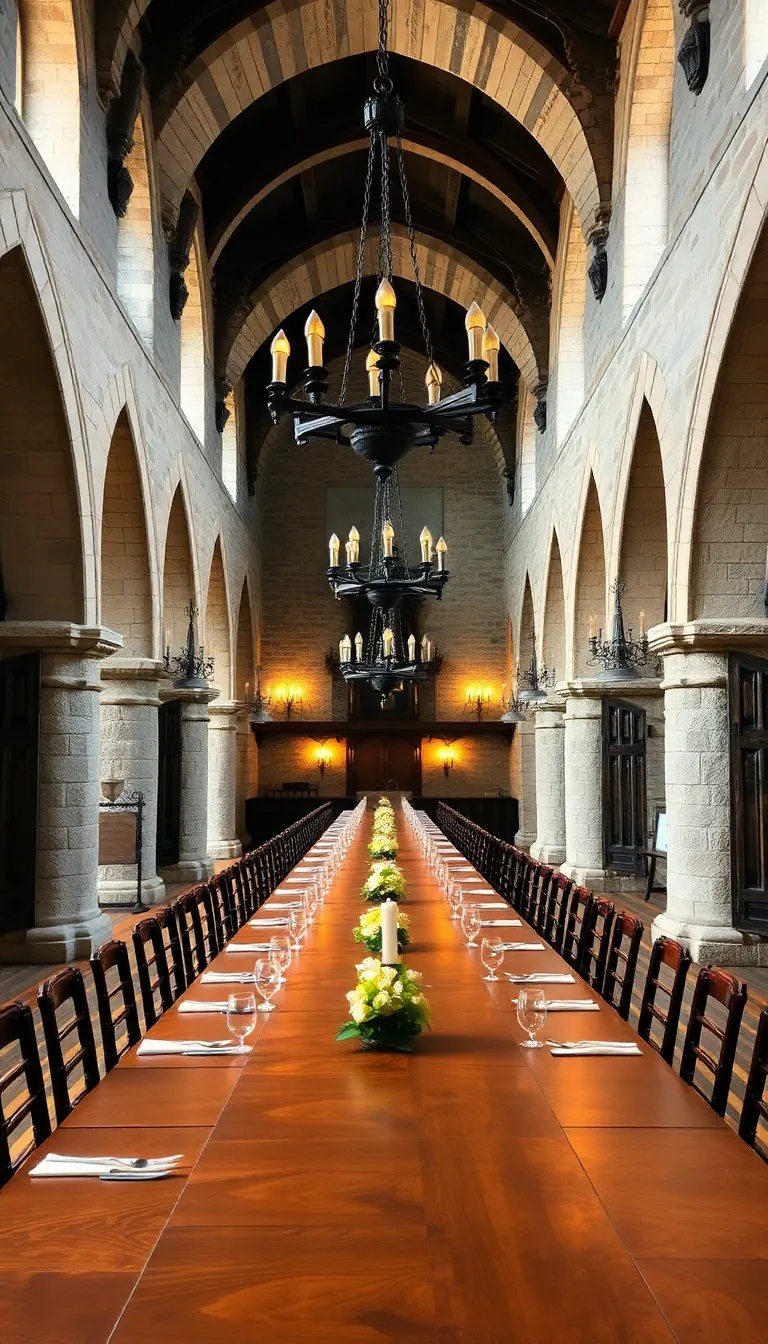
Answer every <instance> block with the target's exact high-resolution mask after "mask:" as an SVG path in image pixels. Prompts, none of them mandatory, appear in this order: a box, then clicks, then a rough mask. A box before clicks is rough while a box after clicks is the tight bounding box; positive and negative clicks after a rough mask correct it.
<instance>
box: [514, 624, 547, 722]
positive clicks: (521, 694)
mask: <svg viewBox="0 0 768 1344" xmlns="http://www.w3.org/2000/svg"><path fill="white" fill-rule="evenodd" d="M554 684H555V669H554V667H552V668H548V667H547V666H546V664H544V666H543V667H541V668H540V667H539V660H538V658H537V656H536V637H535V635H534V636H533V637H532V639H531V661H530V663H529V664H528V667H527V668H526V669H525V670H524V671H523V672H521V671H520V668H519V667H518V669H517V685H518V692H517V700H518V702H519V703H520V704H522V705H530V704H533V703H534V702H536V701H539V700H546V698H547V691H551V689H552V687H553V686H554Z"/></svg>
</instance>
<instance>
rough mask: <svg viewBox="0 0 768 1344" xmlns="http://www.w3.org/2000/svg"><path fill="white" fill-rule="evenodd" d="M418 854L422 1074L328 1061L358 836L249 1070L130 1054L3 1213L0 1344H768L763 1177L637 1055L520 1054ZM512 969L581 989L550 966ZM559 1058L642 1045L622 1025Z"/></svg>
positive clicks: (503, 983)
mask: <svg viewBox="0 0 768 1344" xmlns="http://www.w3.org/2000/svg"><path fill="white" fill-rule="evenodd" d="M398 831H399V839H400V845H401V854H400V862H401V866H402V868H403V871H404V873H405V876H406V879H407V883H408V901H407V906H406V909H407V912H408V914H409V916H410V920H411V934H412V940H413V941H412V944H411V947H410V948H409V950H408V958H407V960H408V964H409V965H411V966H412V967H414V968H416V969H418V970H420V971H422V972H423V975H424V983H425V986H426V993H427V995H428V997H429V1000H430V1003H431V1006H432V1026H431V1031H430V1032H429V1033H425V1034H424V1035H423V1036H422V1037H420V1038H419V1039H418V1040H417V1041H416V1043H415V1046H414V1050H413V1053H412V1054H410V1055H404V1054H394V1053H384V1052H377V1051H365V1050H362V1049H361V1048H360V1046H359V1044H358V1043H357V1042H345V1043H343V1044H338V1043H336V1042H335V1041H334V1036H335V1032H336V1029H337V1027H338V1025H339V1024H340V1022H341V1021H342V1020H343V1019H344V1018H345V1016H346V1001H345V997H344V996H345V993H346V991H347V990H349V989H351V988H352V987H353V985H354V982H355V963H356V962H357V961H359V960H360V959H361V956H362V955H363V950H362V949H361V948H360V947H359V946H358V945H357V944H355V943H354V942H353V941H352V936H351V931H352V927H353V925H354V924H355V923H356V922H357V916H358V915H359V912H360V909H361V902H360V887H361V884H362V882H363V880H364V878H365V876H366V874H367V866H368V865H367V852H366V845H367V843H368V840H369V836H370V820H369V818H368V817H366V818H365V819H364V821H363V824H362V826H361V827H360V830H359V832H358V834H357V836H356V837H355V839H354V841H353V843H352V846H351V848H350V850H349V853H348V855H347V858H346V860H345V862H344V864H343V866H342V868H341V870H340V873H339V875H338V876H337V878H336V880H335V882H334V883H333V885H332V887H331V889H330V891H329V893H328V895H327V897H326V900H325V903H324V905H323V906H322V907H321V908H320V909H319V911H318V914H317V918H316V922H315V924H314V926H313V928H312V929H311V930H310V931H309V933H308V935H307V938H306V940H305V946H304V947H303V949H302V951H301V954H300V955H299V956H298V958H295V959H294V964H293V965H292V966H291V967H290V969H289V972H288V976H287V987H286V988H285V990H284V991H282V992H281V993H280V995H279V996H278V997H277V999H276V1000H275V1002H276V1004H277V1011H276V1012H274V1013H271V1014H269V1015H267V1014H259V1021H258V1025H257V1028H256V1032H255V1033H254V1036H253V1037H251V1042H252V1043H253V1047H254V1048H253V1050H252V1052H251V1053H250V1054H249V1055H247V1056H237V1057H232V1056H226V1057H214V1058H208V1059H206V1058H200V1057H177V1056H163V1057H155V1058H146V1057H140V1056H138V1055H137V1053H136V1050H132V1051H130V1053H129V1054H128V1055H126V1056H125V1057H124V1058H123V1060H122V1061H121V1062H120V1064H119V1065H118V1066H117V1068H116V1069H114V1070H113V1071H112V1073H110V1075H109V1076H108V1077H107V1078H106V1079H104V1080H103V1081H102V1082H101V1083H100V1084H99V1086H98V1087H97V1088H96V1089H95V1090H94V1091H93V1092H92V1093H91V1094H90V1095H89V1096H88V1097H87V1098H86V1099H85V1100H84V1101H82V1103H81V1104H80V1105H78V1106H77V1107H76V1109H75V1111H74V1112H73V1114H72V1115H71V1117H70V1118H69V1119H68V1120H67V1121H66V1122H65V1123H64V1124H63V1125H62V1126H61V1127H60V1128H59V1129H57V1130H56V1132H55V1133H54V1135H53V1137H52V1138H51V1139H50V1141H48V1142H47V1143H46V1144H45V1145H44V1146H43V1148H42V1149H40V1150H38V1152H37V1153H36V1154H34V1156H33V1157H32V1158H31V1159H30V1161H29V1162H28V1163H27V1164H26V1166H25V1167H24V1168H23V1169H22V1170H21V1171H20V1172H19V1173H17V1175H16V1176H15V1177H14V1178H13V1179H12V1180H11V1182H10V1183H9V1185H8V1186H7V1187H6V1189H5V1190H4V1191H3V1192H2V1193H1V1194H0V1340H2V1344H106V1341H108V1340H109V1341H115V1344H208V1342H209V1341H226V1342H227V1344H245V1342H246V1341H248V1342H249V1344H251V1341H254V1340H256V1341H258V1340H264V1341H268V1342H269V1344H277V1342H278V1341H279V1342H280V1344H283V1342H285V1344H287V1342H288V1341H290V1342H291V1344H305V1342H307V1341H327V1344H342V1342H346V1341H349V1342H350V1344H351V1342H352V1341H354V1344H364V1342H365V1341H382V1340H399V1341H414V1342H415V1341H419V1342H420V1344H421V1342H422V1341H430V1340H434V1341H440V1344H459V1342H461V1344H485V1342H486V1341H487V1342H488V1344H496V1342H497V1341H498V1344H502V1342H503V1344H582V1342H583V1344H603V1342H605V1344H609V1342H610V1344H656V1341H659V1342H661V1341H670V1340H678V1341H681V1344H707V1342H708V1341H715V1340H717V1341H718V1342H719V1341H722V1340H723V1339H725V1338H728V1339H733V1340H735V1341H738V1344H758V1341H759V1342H761V1344H765V1341H766V1340H768V1263H767V1261H768V1169H767V1168H766V1166H765V1165H764V1164H763V1163H762V1162H761V1161H760V1159H759V1158H758V1157H757V1156H756V1155H755V1154H754V1153H753V1152H752V1151H751V1150H750V1149H749V1148H748V1147H747V1146H746V1145H745V1144H744V1143H742V1142H741V1141H740V1140H739V1139H738V1138H737V1137H736V1135H735V1134H734V1133H733V1132H732V1131H731V1130H730V1129H728V1128H727V1126H726V1125H725V1124H724V1123H723V1121H722V1120H720V1119H719V1118H718V1117H717V1116H716V1115H714V1114H713V1113H712V1111H711V1110H710V1109H709V1107H708V1106H707V1105H706V1104H705V1103H704V1102H703V1101H702V1100H701V1099H700V1098H699V1097H698V1096H697V1095H696V1094H695V1092H694V1091H693V1089H692V1088H690V1087H687V1086H685V1085H684V1084H683V1083H681V1082H680V1080H679V1078H678V1077H677V1076H676V1075H675V1073H674V1072H673V1071H672V1069H671V1068H669V1067H668V1066H667V1065H666V1064H665V1063H663V1061H662V1060H661V1059H660V1057H659V1056H658V1055H657V1054H656V1053H655V1052H654V1051H653V1050H651V1049H650V1048H649V1047H647V1046H646V1045H645V1044H644V1043H643V1044H642V1056H641V1057H610V1058H608V1057H602V1058H596V1057H581V1058H559V1057H554V1056H552V1055H551V1054H550V1052H549V1050H548V1049H546V1048H545V1049H541V1050H525V1049H522V1048H521V1044H520V1043H521V1040H522V1039H523V1033H522V1032H521V1030H520V1027H519V1026H518V1023H517V1019H516V1014H515V1004H514V1001H513V1000H514V995H515V993H516V987H515V986H514V985H512V984H510V983H509V982H508V981H507V980H505V979H502V980H500V981H499V982H497V983H496V984H488V983H486V982H485V981H484V979H483V976H484V974H485V971H484V968H483V967H482V966H481V965H480V962H479V953H478V951H477V950H476V949H475V950H467V948H466V946H465V942H464V939H463V937H462V936H461V934H460V932H459V930H458V928H457V925H456V924H455V923H454V922H452V920H451V911H450V908H449V907H448V905H447V904H446V901H445V899H444V897H443V894H442V892H441V890H440V889H439V887H438V886H437V884H436V882H435V880H434V878H433V876H432V874H431V873H430V871H429V869H428V868H427V865H426V863H425V861H424V859H423V858H422V856H421V853H420V851H419V849H418V848H417V846H416V845H415V843H414V840H413V838H412V836H411V834H410V832H409V830H408V828H407V826H406V824H405V821H404V819H403V817H402V816H399V817H398ZM284 896H285V891H283V892H281V893H280V894H279V895H276V896H275V899H276V900H280V899H281V897H282V898H283V899H284ZM479 899H492V897H488V898H485V897H481V898H479ZM264 909H265V911H267V912H268V910H269V905H267V906H266V907H264ZM503 913H504V912H503V911H502V912H498V911H496V912H490V911H489V912H488V915H489V917H492V916H493V915H497V914H501V915H502V916H503ZM503 933H504V936H505V937H506V936H508V937H509V938H510V939H511V938H513V937H517V936H518V935H519V936H520V938H521V939H522V940H524V941H527V942H529V943H531V944H533V943H539V942H541V939H540V938H539V936H538V935H537V934H536V933H535V932H534V931H533V930H532V929H530V928H528V927H526V926H525V925H523V926H522V927H521V928H520V929H518V930H506V929H505V930H504V931H503ZM255 937H258V934H257V933H255V932H254V929H253V928H252V927H250V926H248V925H246V926H245V927H244V928H243V929H242V930H241V931H240V933H239V934H237V935H236V938H235V940H234V941H235V942H236V943H245V942H249V941H253V940H254V938H255ZM253 960H254V958H253V955H252V954H247V953H243V954H240V953H233V952H226V951H225V952H223V953H222V954H221V955H220V956H219V957H218V958H217V961H216V962H215V963H214V966H215V968H216V969H222V968H227V969H238V970H246V969H248V968H249V966H250V965H251V964H252V962H253ZM505 969H506V970H508V971H509V970H514V971H520V972H527V971H531V970H541V971H558V970H559V971H562V970H565V969H567V968H566V967H565V966H564V964H563V963H562V961H561V959H560V958H559V957H558V956H557V955H556V954H555V953H554V951H552V949H550V948H548V947H547V948H546V949H545V950H543V951H541V950H539V951H536V952H514V953H513V952H509V953H507V955H506V959H505ZM233 988H237V986H233ZM226 993H227V986H226V985H225V986H222V985H220V984H213V985H207V984H201V983H199V982H198V983H196V984H195V985H194V986H193V988H192V989H191V990H190V991H188V996H192V997H194V998H200V997H209V998H211V999H221V998H222V997H225V996H226ZM552 993H553V994H556V995H557V996H558V997H568V996H572V997H573V998H584V997H585V996H586V995H587V994H588V993H589V991H587V989H586V986H585V985H584V984H583V983H582V982H580V981H578V980H577V982H576V983H574V984H573V985H557V986H553V987H552ZM224 1021H225V1019H224V1018H223V1017H222V1016H220V1015H219V1014H204V1015H192V1016H190V1015H187V1016H185V1015H183V1014H180V1013H179V1010H178V1006H176V1007H174V1008H173V1009H171V1010H169V1011H168V1012H166V1013H165V1014H164V1015H163V1017H162V1018H161V1020H160V1022H159V1023H158V1025H157V1026H156V1027H155V1028H153V1030H152V1031H151V1032H150V1033H149V1034H150V1035H151V1036H158V1037H163V1038H168V1037H174V1038H187V1037H190V1036H193V1037H195V1038H196V1039H197V1038H199V1039H206V1040H209V1039H210V1040H215V1039H217V1038H220V1037H221V1036H222V1035H226V1034H227V1032H226V1027H225V1026H223V1023H224ZM545 1034H546V1035H547V1036H549V1037H552V1036H556V1037H557V1038H558V1039H561V1038H562V1039H574V1038H576V1039H578V1038H580V1037H582V1036H584V1035H588V1036H590V1037H605V1038H607V1039H616V1040H636V1039H637V1038H636V1037H635V1035H634V1033H633V1031H632V1030H631V1028H630V1027H629V1026H628V1025H627V1024H626V1023H625V1022H623V1021H622V1020H621V1019H620V1018H619V1016H618V1015H617V1014H616V1012H615V1011H614V1010H613V1009H611V1008H608V1007H607V1006H606V1005H604V1004H602V1003H601V1006H600V1010H599V1013H597V1012H592V1013H570V1012H568V1013H558V1014H552V1015H551V1016H550V1019H549V1021H548V1023H547V1028H546V1033H545ZM45 1151H53V1152H56V1153H66V1154H88V1155H94V1154H126V1155H131V1154H141V1155H143V1156H157V1155H161V1154H168V1153H183V1154H184V1160H183V1164H182V1165H181V1167H180V1168H179V1170H178V1172H177V1174H174V1175H173V1176H170V1177H168V1178H167V1179H164V1180H161V1181H156V1182H148V1183H139V1182H136V1183H130V1182H129V1183H110V1182H102V1181H99V1180H91V1179H54V1180H42V1179H39V1178H31V1177H30V1176H29V1175H28V1174H27V1172H28V1168H29V1166H30V1165H34V1163H35V1162H37V1161H38V1160H39V1158H40V1156H41V1155H42V1153H44V1152H45Z"/></svg>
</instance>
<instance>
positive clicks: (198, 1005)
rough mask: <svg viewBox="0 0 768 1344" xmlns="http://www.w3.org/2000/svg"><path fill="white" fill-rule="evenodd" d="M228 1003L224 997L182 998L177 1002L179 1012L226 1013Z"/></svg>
mask: <svg viewBox="0 0 768 1344" xmlns="http://www.w3.org/2000/svg"><path fill="white" fill-rule="evenodd" d="M228 1007H229V1004H228V1003H227V1001H226V999H216V1000H213V999H211V1001H210V1002H206V1000H205V999H184V1000H183V1002H182V1003H180V1004H179V1012H180V1013H226V1011H227V1008H228Z"/></svg>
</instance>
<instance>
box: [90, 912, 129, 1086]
mask: <svg viewBox="0 0 768 1344" xmlns="http://www.w3.org/2000/svg"><path fill="white" fill-rule="evenodd" d="M91 970H92V972H93V983H94V985H95V986H96V1002H97V1004H98V1007H99V1025H100V1026H101V1043H102V1046H103V1048H104V1069H105V1071H106V1072H107V1073H109V1071H110V1069H113V1068H114V1067H115V1065H116V1063H117V1061H118V1060H119V1059H120V1058H121V1056H122V1055H124V1054H125V1052H126V1050H130V1048H131V1046H132V1045H136V1044H137V1043H138V1042H139V1041H140V1040H141V1027H140V1025H139V1010H138V1008H137V1007H136V991H135V989H134V987H133V975H132V973H131V963H130V959H129V957H128V948H127V947H126V946H125V943H121V942H119V941H118V939H116V938H110V939H109V941H108V942H106V943H102V944H101V947H100V948H98V949H97V950H96V951H95V952H94V953H93V956H92V957H91ZM110 972H114V973H115V977H116V978H114V983H113V985H112V988H111V989H110V987H109V977H110ZM117 998H119V999H120V1001H121V1002H120V1007H119V1008H118V1009H117V1011H116V1012H114V1013H113V1011H112V1000H113V999H117ZM120 1027H122V1028H123V1030H124V1032H125V1036H124V1039H123V1041H122V1043H121V1044H120V1045H118V1039H117V1036H118V1029H119V1028H120Z"/></svg>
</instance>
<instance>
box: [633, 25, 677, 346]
mask: <svg viewBox="0 0 768 1344" xmlns="http://www.w3.org/2000/svg"><path fill="white" fill-rule="evenodd" d="M674 79H675V29H674V18H673V15H672V4H671V0H646V3H645V10H644V14H643V19H642V27H641V28H640V30H639V41H638V44H637V53H636V56H635V68H634V78H633V83H632V102H631V107H630V109H629V128H628V136H627V151H626V170H625V177H624V277H623V314H624V319H625V320H626V319H627V317H628V316H629V314H630V313H631V311H632V309H633V308H634V306H635V304H636V302H637V300H638V299H639V298H640V295H641V294H642V292H643V290H644V289H645V286H646V285H647V283H648V281H649V280H650V278H651V275H652V273H653V271H654V269H655V267H656V263H657V262H658V260H659V258H660V256H661V254H662V252H663V251H664V248H665V247H666V245H667V236H668V229H669V140H670V130H671V125H672V92H673V86H674Z"/></svg>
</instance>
